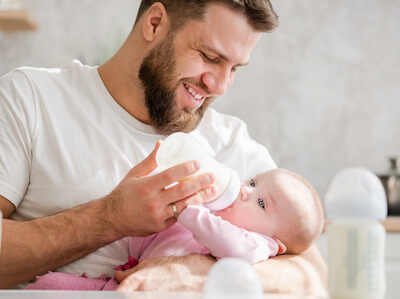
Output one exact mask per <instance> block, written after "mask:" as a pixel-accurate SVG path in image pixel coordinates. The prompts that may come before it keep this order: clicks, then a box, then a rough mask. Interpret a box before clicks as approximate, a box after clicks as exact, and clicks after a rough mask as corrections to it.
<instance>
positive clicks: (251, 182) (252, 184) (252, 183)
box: [250, 179, 256, 187]
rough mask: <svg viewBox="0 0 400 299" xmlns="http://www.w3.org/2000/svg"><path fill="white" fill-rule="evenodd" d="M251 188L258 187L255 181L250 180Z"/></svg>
mask: <svg viewBox="0 0 400 299" xmlns="http://www.w3.org/2000/svg"><path fill="white" fill-rule="evenodd" d="M250 186H252V187H255V186H256V181H255V180H254V179H251V180H250Z"/></svg>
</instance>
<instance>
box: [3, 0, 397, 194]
mask: <svg viewBox="0 0 400 299" xmlns="http://www.w3.org/2000/svg"><path fill="white" fill-rule="evenodd" d="M272 1H273V4H274V6H275V9H276V11H277V12H278V14H279V16H280V27H279V28H278V29H277V30H276V31H275V32H274V33H272V34H264V35H263V37H262V39H261V40H260V43H259V44H258V45H257V47H256V48H255V50H254V52H253V55H252V61H251V63H250V65H249V66H248V67H246V68H243V69H240V70H239V71H238V74H237V77H236V82H235V84H234V85H233V87H232V88H231V89H230V90H229V91H228V93H227V94H226V95H225V96H223V97H221V98H220V99H218V100H217V102H216V103H215V104H214V107H216V108H217V109H219V110H220V111H223V112H226V113H229V114H233V115H237V116H239V117H240V118H242V119H244V120H245V121H246V122H247V123H248V126H249V129H250V134H251V135H252V136H253V137H254V138H255V139H257V140H258V141H259V142H261V143H262V144H264V145H265V146H267V147H268V148H269V150H270V152H271V154H272V156H273V157H274V159H275V160H276V162H277V163H278V165H279V166H280V167H284V168H288V169H291V170H294V171H297V172H299V173H300V174H302V175H304V176H305V177H306V178H307V179H308V180H309V181H310V182H311V183H312V184H313V185H314V186H315V187H316V189H317V191H318V192H319V193H320V194H321V196H323V195H324V194H325V192H326V189H327V187H328V185H329V182H330V180H331V179H332V177H333V175H334V174H335V173H336V172H337V171H338V170H339V169H341V168H343V167H348V166H365V167H368V168H369V169H371V170H373V171H382V170H384V169H385V168H386V167H388V164H387V161H386V159H387V157H388V156H389V155H398V154H399V153H400V138H399V135H400V134H399V133H400V117H399V115H400V34H399V29H400V17H399V16H400V1H399V0H352V1H348V0H336V1H330V0H296V1H293V0H275V1H274V0H272ZM138 5H139V0H113V1H109V0H68V1H62V0H30V1H25V7H26V8H28V9H30V10H31V12H32V14H33V15H34V16H35V17H36V18H37V20H38V22H39V26H40V27H39V30H38V31H34V32H22V33H4V32H1V31H0V75H2V74H5V73H7V72H8V71H10V70H12V69H13V68H14V67H17V66H21V65H30V66H44V67H50V66H59V65H61V64H63V63H65V62H67V61H69V60H71V59H73V58H79V59H80V60H82V61H83V62H84V63H88V64H99V63H102V62H104V61H105V60H106V59H107V58H108V57H110V56H111V55H112V54H113V53H114V52H115V50H116V49H117V48H118V47H119V45H120V44H121V43H122V42H123V40H124V39H125V37H126V36H127V34H128V33H129V31H130V29H131V27H132V24H133V21H134V19H135V16H136V11H137V8H138Z"/></svg>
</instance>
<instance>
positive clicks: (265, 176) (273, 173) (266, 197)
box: [215, 169, 294, 236]
mask: <svg viewBox="0 0 400 299" xmlns="http://www.w3.org/2000/svg"><path fill="white" fill-rule="evenodd" d="M290 187H291V186H290V180H289V178H288V176H287V175H286V173H285V171H282V170H280V169H274V170H270V171H267V172H263V173H260V174H258V175H256V176H255V177H254V178H252V179H250V180H247V181H244V182H242V186H241V190H240V193H239V195H238V197H237V198H236V200H235V202H234V203H233V204H232V205H231V206H230V207H228V208H226V209H224V210H222V211H216V212H215V215H217V216H221V217H222V219H225V220H227V221H229V222H230V223H232V224H235V225H236V226H238V227H241V228H244V229H247V230H249V231H254V232H258V233H261V234H264V235H268V236H273V235H274V233H275V232H277V230H278V229H279V227H280V226H281V224H282V221H290V220H291V219H290V217H288V216H289V215H290V214H291V213H290V212H291V211H292V209H293V205H294V203H293V202H292V200H291V198H292V197H293V196H291V195H290V194H288V190H290Z"/></svg>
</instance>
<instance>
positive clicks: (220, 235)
mask: <svg viewBox="0 0 400 299" xmlns="http://www.w3.org/2000/svg"><path fill="white" fill-rule="evenodd" d="M178 222H179V223H181V224H182V225H183V226H184V227H186V228H187V229H188V230H190V231H191V232H192V234H193V237H194V239H195V240H196V242H198V243H200V244H201V245H203V246H204V247H206V248H207V249H208V250H209V251H210V253H211V254H212V255H213V256H214V257H215V258H217V259H221V258H224V257H238V258H242V259H244V260H246V261H248V262H249V263H251V264H255V263H258V262H260V261H263V260H266V259H268V258H269V257H271V256H275V255H276V254H277V253H278V244H277V243H276V242H275V241H274V240H273V239H272V238H270V237H268V236H264V235H261V234H258V233H255V232H249V231H247V230H245V229H242V228H238V227H237V226H235V225H233V224H231V223H230V222H228V221H226V220H223V219H222V218H221V217H218V216H215V215H213V214H211V213H210V211H209V210H208V209H206V208H204V207H201V206H188V207H187V208H185V209H184V210H183V211H182V212H181V213H180V214H179V216H178Z"/></svg>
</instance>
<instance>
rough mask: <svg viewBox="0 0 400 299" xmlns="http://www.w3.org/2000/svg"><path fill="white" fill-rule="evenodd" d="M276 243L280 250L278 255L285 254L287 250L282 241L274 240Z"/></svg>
mask: <svg viewBox="0 0 400 299" xmlns="http://www.w3.org/2000/svg"><path fill="white" fill-rule="evenodd" d="M274 240H275V242H276V243H278V246H279V249H278V253H277V254H284V253H285V252H286V250H287V248H286V246H285V244H283V243H282V241H281V240H279V239H277V238H274Z"/></svg>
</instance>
